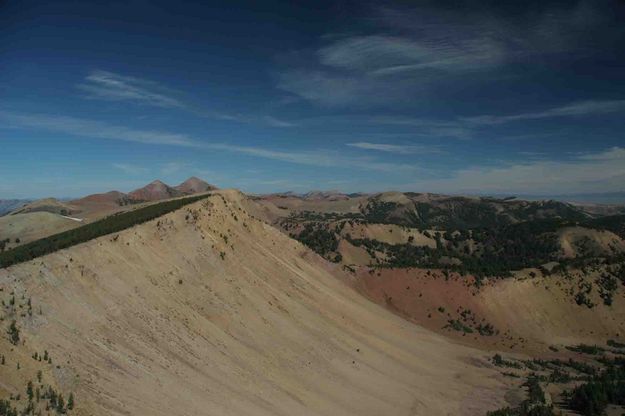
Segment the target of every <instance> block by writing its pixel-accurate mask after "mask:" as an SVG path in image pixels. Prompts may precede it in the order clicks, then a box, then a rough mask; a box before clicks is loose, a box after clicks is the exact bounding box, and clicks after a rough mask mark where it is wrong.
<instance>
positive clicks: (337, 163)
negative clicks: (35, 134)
mask: <svg viewBox="0 0 625 416" xmlns="http://www.w3.org/2000/svg"><path fill="white" fill-rule="evenodd" d="M0 121H1V122H4V123H5V126H7V127H10V128H27V129H33V130H45V131H54V132H60V133H64V134H68V135H71V136H76V137H86V138H93V139H105V140H122V141H128V142H137V143H142V144H146V145H167V146H180V147H189V148H196V149H203V150H221V151H227V152H231V153H237V154H241V155H248V156H254V157H260V158H264V159H272V160H278V161H282V162H289V163H296V164H301V165H309V166H322V167H329V168H330V167H331V168H337V167H338V168H341V167H354V168H358V169H367V170H377V171H385V172H414V171H415V170H416V167H415V166H413V165H408V164H398V163H384V162H379V161H376V160H375V159H371V158H363V157H349V156H344V155H340V154H338V153H337V152H331V151H327V150H310V151H280V150H274V149H268V148H264V147H257V146H243V145H236V144H231V143H225V142H217V141H212V140H211V141H209V140H207V139H206V138H202V139H199V138H195V137H191V136H188V135H185V134H181V133H171V132H165V131H155V130H139V129H132V128H128V127H124V126H118V125H112V124H109V123H104V122H100V121H93V120H85V119H79V118H74V117H66V116H51V115H46V114H32V113H15V112H9V111H3V110H0ZM171 167H175V166H174V165H172V166H171Z"/></svg>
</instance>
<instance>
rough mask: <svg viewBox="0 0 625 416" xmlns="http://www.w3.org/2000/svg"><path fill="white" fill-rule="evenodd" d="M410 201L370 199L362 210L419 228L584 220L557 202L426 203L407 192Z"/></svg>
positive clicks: (370, 217)
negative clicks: (545, 220) (553, 219)
mask: <svg viewBox="0 0 625 416" xmlns="http://www.w3.org/2000/svg"><path fill="white" fill-rule="evenodd" d="M404 195H405V196H406V197H407V198H408V199H409V202H408V203H404V204H399V203H396V202H387V201H383V200H382V197H381V196H376V197H373V198H370V199H369V200H368V203H367V205H366V206H365V207H364V208H363V209H362V210H361V212H362V214H363V217H364V220H365V221H367V222H369V223H379V224H397V225H403V226H407V227H415V228H420V229H437V230H462V229H464V230H467V229H473V228H482V227H484V228H495V227H501V226H505V225H511V224H515V223H519V222H524V221H531V220H538V219H543V218H562V219H566V220H568V221H584V220H586V219H588V215H586V213H584V212H583V211H582V210H580V209H578V208H576V207H574V206H572V205H569V204H566V203H562V202H557V201H540V202H528V201H516V200H510V199H496V198H465V197H438V198H434V199H432V200H431V201H428V202H423V201H422V200H421V199H420V197H421V195H420V194H416V193H412V192H406V193H405V194H404Z"/></svg>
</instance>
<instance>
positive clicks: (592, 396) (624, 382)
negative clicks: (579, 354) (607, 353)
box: [569, 358, 625, 416]
mask: <svg viewBox="0 0 625 416" xmlns="http://www.w3.org/2000/svg"><path fill="white" fill-rule="evenodd" d="M602 362H603V364H605V365H606V368H605V369H604V370H603V371H601V373H600V374H598V375H595V376H593V377H592V378H591V379H590V380H589V381H588V382H587V383H585V384H582V385H580V386H577V387H575V388H574V389H573V390H572V391H571V392H570V394H569V396H570V398H569V403H570V406H571V408H572V409H574V410H576V411H577V412H579V413H581V414H582V415H584V416H600V415H603V414H604V412H605V409H606V408H607V407H608V405H609V404H614V405H620V406H625V359H622V358H621V359H614V360H605V359H604V360H602Z"/></svg>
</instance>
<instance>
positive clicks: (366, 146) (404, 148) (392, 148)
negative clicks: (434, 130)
mask: <svg viewBox="0 0 625 416" xmlns="http://www.w3.org/2000/svg"><path fill="white" fill-rule="evenodd" d="M346 146H350V147H355V148H358V149H363V150H376V151H380V152H386V153H397V154H402V155H407V154H415V153H437V152H438V149H432V148H429V147H426V146H418V145H400V144H388V143H370V142H355V143H347V144H346Z"/></svg>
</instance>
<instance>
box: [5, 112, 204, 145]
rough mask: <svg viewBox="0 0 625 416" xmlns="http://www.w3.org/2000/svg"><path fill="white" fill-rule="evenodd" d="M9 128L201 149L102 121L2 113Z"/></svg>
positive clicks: (178, 138)
mask: <svg viewBox="0 0 625 416" xmlns="http://www.w3.org/2000/svg"><path fill="white" fill-rule="evenodd" d="M0 120H2V121H3V122H4V123H6V124H5V126H8V127H19V128H28V129H34V130H46V131H53V132H58V133H65V134H69V135H72V136H82V137H90V138H96V139H110V140H123V141H129V142H137V143H144V144H153V145H170V146H186V147H198V146H199V145H200V144H199V143H198V142H196V141H194V140H193V139H191V138H190V137H188V136H186V135H184V134H178V133H169V132H162V131H153V130H140V129H132V128H128V127H124V126H118V125H113V124H109V123H104V122H101V121H95V120H87V119H82V118H75V117H67V116H57V115H48V114H39V113H17V112H11V111H3V110H0Z"/></svg>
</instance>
